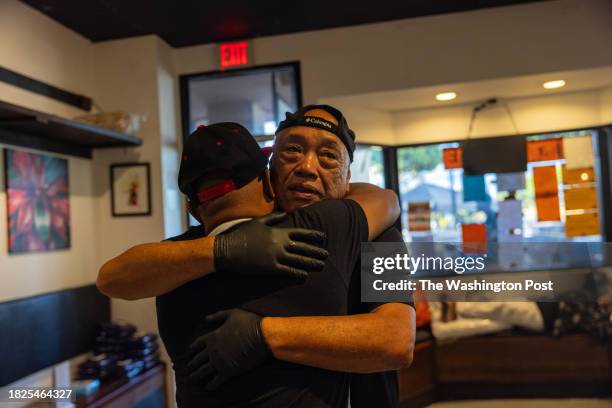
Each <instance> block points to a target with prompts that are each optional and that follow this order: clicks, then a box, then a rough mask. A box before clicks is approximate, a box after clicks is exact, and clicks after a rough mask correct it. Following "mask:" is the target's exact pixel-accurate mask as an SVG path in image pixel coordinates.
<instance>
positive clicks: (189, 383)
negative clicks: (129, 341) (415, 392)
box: [157, 124, 409, 407]
mask: <svg viewBox="0 0 612 408" xmlns="http://www.w3.org/2000/svg"><path fill="white" fill-rule="evenodd" d="M231 132H234V133H240V134H248V133H247V131H246V129H244V128H242V127H240V126H238V125H235V124H218V125H211V126H208V127H206V128H204V129H202V130H200V131H196V132H195V133H194V134H193V135H191V136H190V140H188V142H187V145H186V147H185V152H184V155H183V162H182V164H181V172H180V177H181V182H180V186H181V190H182V191H183V192H185V193H187V194H188V196H190V197H191V199H190V200H193V202H195V203H198V205H194V206H193V208H192V210H193V211H194V212H195V213H196V215H197V216H198V218H199V219H201V220H202V221H203V222H204V229H205V231H200V234H199V236H203V235H204V234H208V235H215V234H219V233H220V235H218V236H217V239H218V240H220V241H221V240H224V241H227V242H228V243H229V245H230V246H232V242H233V239H232V238H230V239H226V238H225V237H226V236H227V235H230V234H232V232H233V231H232V228H233V226H234V225H235V224H236V222H240V219H244V218H246V217H253V216H260V215H264V214H267V213H269V212H270V211H271V210H272V209H273V205H274V203H273V194H272V189H271V185H270V181H269V176H268V171H267V169H266V168H265V160H263V157H264V156H263V155H262V154H261V153H260V152H259V150H258V146H257V144H256V142H255V141H254V139H250V143H249V142H247V141H246V140H244V141H243V140H240V141H239V142H236V141H237V140H239V139H237V138H236V137H235V135H233V134H231ZM198 139H199V140H201V141H203V142H206V144H207V145H206V146H205V147H204V146H202V145H199V146H197V143H194V142H195V140H198ZM194 146H197V150H198V151H199V156H201V157H200V158H198V159H197V160H198V162H199V163H200V165H199V166H198V171H196V172H192V171H190V170H189V169H190V166H189V163H188V162H189V161H190V160H191V155H192V154H195V152H194V151H191V148H192V147H194ZM203 147H204V148H203ZM254 163H255V165H254ZM257 163H259V164H257ZM262 164H263V165H262ZM198 172H199V175H198V176H196V174H197V173H198ZM238 183H239V184H240V185H242V187H241V188H236V184H238ZM211 192H212V193H211ZM305 194H308V193H305ZM353 199H354V200H355V201H352V200H325V201H322V202H320V203H317V204H315V205H312V206H309V207H308V208H302V209H298V210H296V211H294V212H292V213H291V214H289V215H288V217H287V219H286V220H285V221H281V222H280V223H279V224H278V225H279V226H285V227H302V228H313V229H317V230H320V231H323V232H325V234H326V236H327V243H326V247H327V250H328V252H329V257H328V259H327V264H326V266H325V269H324V270H323V271H321V272H320V273H313V274H311V275H310V276H309V277H308V278H307V279H306V280H302V281H296V280H294V279H282V278H279V277H272V278H266V277H263V276H261V277H257V278H255V279H254V278H252V277H248V276H230V275H229V274H211V275H208V276H206V277H205V278H203V279H200V280H197V281H193V282H191V283H189V284H186V285H184V286H182V287H180V288H178V289H177V290H174V291H172V292H170V293H167V294H165V295H162V296H160V297H158V299H157V307H158V323H159V327H160V334H161V336H162V339H163V340H164V343H165V345H166V347H167V350H168V353H169V354H170V356H171V357H172V360H173V363H174V367H175V371H176V379H177V401H178V403H179V405H180V406H182V407H190V406H231V405H242V404H245V405H263V406H289V405H293V404H295V405H297V406H304V407H317V406H320V407H328V406H343V405H344V404H345V401H346V397H347V394H346V392H347V376H346V374H343V373H341V372H339V371H337V370H333V371H332V370H331V369H320V368H315V367H308V366H305V365H297V364H290V363H287V362H282V361H279V360H276V359H273V358H272V356H273V354H274V353H277V352H279V351H281V349H282V347H283V346H280V345H279V346H278V347H277V343H275V342H274V341H275V339H281V338H282V337H283V335H282V333H281V332H280V331H282V330H284V329H285V327H286V326H285V324H284V322H285V321H286V320H291V319H300V318H299V317H288V316H314V315H319V316H321V317H305V318H303V319H305V320H303V321H302V323H301V324H302V325H303V326H305V327H308V328H310V329H312V328H314V327H319V329H320V330H318V332H319V333H318V334H317V335H314V336H309V338H308V339H302V342H303V343H304V346H305V347H313V350H318V352H319V353H321V355H322V356H323V357H324V359H325V360H327V358H325V354H326V353H329V352H330V350H329V348H328V347H326V345H325V344H322V345H317V344H316V342H318V341H323V342H325V341H327V342H330V341H333V342H337V340H338V336H340V335H342V334H343V333H344V334H346V330H348V331H350V330H353V328H354V326H355V324H357V325H359V322H358V321H354V319H353V320H351V319H347V320H345V321H341V320H338V319H340V318H341V317H340V316H341V315H344V314H346V306H347V305H346V299H347V296H348V293H347V291H348V283H349V281H350V272H351V271H352V269H353V268H354V267H355V265H356V260H357V258H358V254H359V253H360V243H361V242H362V241H366V240H367V239H368V237H371V236H373V235H375V234H378V233H380V232H381V231H382V230H383V229H384V228H386V226H387V225H389V224H391V223H392V222H393V221H394V220H395V218H396V216H397V213H398V212H399V208H397V203H396V198H395V196H394V194H392V193H391V194H390V193H388V192H385V191H384V190H380V191H379V192H378V196H377V197H375V198H373V199H372V198H371V199H369V200H366V201H367V202H365V201H364V200H363V198H362V197H360V196H359V194H357V195H354V196H353ZM358 203H359V204H358ZM393 203H395V208H393V209H392V210H391V211H388V208H389V207H393V205H392V204H393ZM223 231H227V232H226V233H223ZM196 236H198V234H196ZM196 236H194V234H193V233H190V234H189V236H183V237H177V238H175V239H177V240H183V239H193V238H195V237H196ZM224 246H225V245H220V247H221V248H222V247H224ZM245 250H247V251H248V250H249V249H248V247H245ZM257 255H258V254H257V253H255V252H253V253H251V256H252V257H256V256H257ZM245 267H248V265H245ZM235 307H240V309H238V310H236V309H234V310H233V311H231V312H229V311H227V309H231V308H235ZM205 315H209V317H208V318H207V319H205V320H202V316H205ZM264 316H287V317H276V318H275V320H274V321H267V320H266V319H269V318H267V317H264ZM324 316H338V317H332V318H328V317H324ZM262 317H264V318H263V319H262ZM330 319H332V322H330ZM333 320H335V322H334V321H333ZM217 321H219V322H220V321H223V322H224V324H223V328H224V329H223V330H221V331H217V330H213V329H214V326H211V325H214V323H215V322H217ZM330 323H332V324H334V325H335V328H336V329H335V333H333V334H332V333H326V331H328V327H329V324H330ZM290 324H291V323H290ZM200 333H205V334H209V335H210V336H209V337H208V338H207V340H208V345H207V348H206V349H205V350H202V349H201V348H198V350H197V351H198V352H197V353H196V355H195V358H193V357H194V356H193V355H191V354H190V353H188V347H187V346H188V345H189V344H190V343H191V342H192V341H193V340H194V339H195V338H197V337H198V336H197V335H198V334H200ZM211 333H212V334H211ZM200 339H203V338H202V337H200ZM269 342H270V343H269ZM313 342H314V343H313ZM309 343H310V344H309ZM368 346H369V347H370V348H369V349H367V350H366V351H367V353H365V354H364V355H363V356H360V359H361V360H363V361H362V362H361V364H362V366H363V365H364V364H365V365H369V367H371V368H372V369H377V368H378V367H380V366H381V362H380V361H379V360H380V358H379V357H380V352H378V350H377V349H376V348H377V347H379V349H382V347H381V346H380V343H378V346H377V345H376V342H375V341H372V340H369V341H368ZM332 347H333V348H334V349H335V350H334V351H336V352H340V348H339V347H338V346H337V345H333V346H332ZM344 347H345V349H348V348H349V347H346V346H344ZM350 349H351V350H352V351H350V352H354V349H355V348H354V346H351V347H350ZM404 351H406V352H407V353H408V352H409V350H408V348H406V349H405V350H402V353H403V352H404ZM208 352H210V353H208ZM377 352H378V354H377ZM393 352H396V350H394V351H393ZM393 352H390V351H388V350H385V352H384V356H385V357H387V358H389V359H396V361H395V362H394V364H396V365H397V366H399V365H401V364H402V363H401V362H402V361H405V360H406V359H407V356H405V355H401V356H399V355H397V356H396V355H393ZM397 354H400V353H397ZM334 358H336V359H337V357H334ZM216 363H220V364H216ZM384 363H385V364H388V361H387V362H384ZM194 364H195V365H194ZM230 378H231V381H228V380H229V379H230Z"/></svg>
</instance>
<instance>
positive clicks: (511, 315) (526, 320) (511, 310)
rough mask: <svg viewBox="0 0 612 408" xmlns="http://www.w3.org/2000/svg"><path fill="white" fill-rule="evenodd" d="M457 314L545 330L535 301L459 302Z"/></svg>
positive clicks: (539, 330)
mask: <svg viewBox="0 0 612 408" xmlns="http://www.w3.org/2000/svg"><path fill="white" fill-rule="evenodd" d="M456 307H457V309H456V310H457V315H459V316H461V317H466V318H480V319H492V320H497V321H500V322H503V323H507V324H510V325H513V326H519V327H522V328H525V329H527V330H532V331H536V332H542V331H544V319H543V318H542V313H541V312H540V309H539V308H538V305H537V304H536V303H534V302H457V306H456Z"/></svg>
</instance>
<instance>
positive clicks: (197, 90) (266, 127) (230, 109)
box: [181, 63, 301, 137]
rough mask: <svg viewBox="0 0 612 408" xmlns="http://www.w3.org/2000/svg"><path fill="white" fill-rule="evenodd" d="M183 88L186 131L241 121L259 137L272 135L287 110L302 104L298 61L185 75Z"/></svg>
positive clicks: (292, 109) (182, 79) (295, 108)
mask: <svg viewBox="0 0 612 408" xmlns="http://www.w3.org/2000/svg"><path fill="white" fill-rule="evenodd" d="M181 89H182V97H183V101H186V102H187V103H186V106H184V107H183V109H184V111H183V116H184V119H183V120H184V128H185V132H186V134H189V133H191V132H193V131H194V130H195V129H196V128H197V127H198V125H208V124H210V123H215V122H237V123H240V124H241V125H243V126H244V127H246V128H247V129H248V130H249V131H250V132H251V133H252V134H253V135H254V136H256V137H262V136H272V135H273V134H274V131H275V130H276V127H277V126H278V123H279V122H280V121H281V120H283V119H284V117H285V112H289V111H291V112H293V111H295V110H297V108H298V107H299V106H300V105H301V100H300V99H301V96H300V88H299V65H298V64H297V63H296V64H283V65H275V66H268V67H258V68H248V69H240V70H232V71H226V72H215V73H210V74H197V75H188V76H183V77H182V78H181Z"/></svg>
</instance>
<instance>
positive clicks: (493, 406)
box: [427, 398, 612, 408]
mask: <svg viewBox="0 0 612 408" xmlns="http://www.w3.org/2000/svg"><path fill="white" fill-rule="evenodd" d="M427 408H612V399H590V398H589V399H586V398H585V399H583V398H567V399H512V400H470V401H455V402H436V403H435V404H431V405H429V406H428V407H427Z"/></svg>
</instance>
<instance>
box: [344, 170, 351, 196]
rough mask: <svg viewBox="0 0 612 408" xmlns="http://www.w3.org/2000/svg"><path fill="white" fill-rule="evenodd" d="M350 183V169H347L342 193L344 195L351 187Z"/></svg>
mask: <svg viewBox="0 0 612 408" xmlns="http://www.w3.org/2000/svg"><path fill="white" fill-rule="evenodd" d="M350 182H351V169H348V171H347V172H346V191H345V192H344V195H347V194H348V192H349V190H350V188H351V186H350V184H349V183H350Z"/></svg>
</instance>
